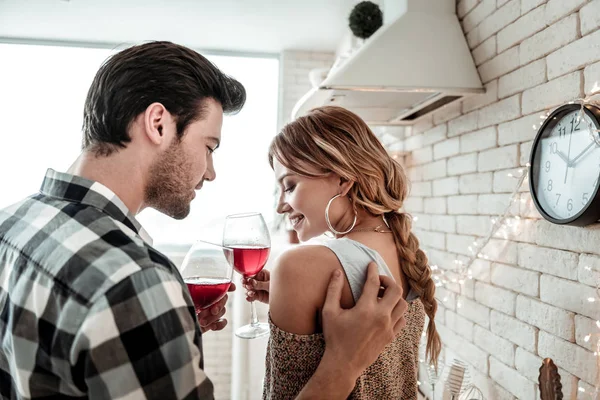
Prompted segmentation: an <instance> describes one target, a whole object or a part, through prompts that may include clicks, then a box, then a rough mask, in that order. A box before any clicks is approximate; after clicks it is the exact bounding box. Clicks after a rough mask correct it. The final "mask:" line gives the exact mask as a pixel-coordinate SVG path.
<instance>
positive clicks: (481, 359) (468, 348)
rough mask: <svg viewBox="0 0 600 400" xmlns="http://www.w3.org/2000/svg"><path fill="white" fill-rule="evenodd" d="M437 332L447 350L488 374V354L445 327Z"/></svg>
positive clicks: (441, 327)
mask: <svg viewBox="0 0 600 400" xmlns="http://www.w3.org/2000/svg"><path fill="white" fill-rule="evenodd" d="M438 330H439V333H440V337H441V338H442V342H443V343H444V344H445V345H446V346H447V347H448V348H450V349H453V350H454V351H455V352H456V354H458V356H459V357H460V358H461V359H463V360H465V361H467V362H469V363H471V364H473V366H475V368H477V370H479V371H480V372H482V373H484V374H487V373H488V354H487V353H486V352H485V351H483V350H481V349H480V348H479V347H477V346H475V345H473V344H471V343H470V342H469V341H467V340H465V339H463V338H462V337H461V336H459V335H457V334H456V333H454V332H452V331H451V330H449V329H447V328H446V327H443V326H440V327H439V329H438Z"/></svg>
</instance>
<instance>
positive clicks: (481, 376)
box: [405, 0, 600, 399]
mask: <svg viewBox="0 0 600 400" xmlns="http://www.w3.org/2000/svg"><path fill="white" fill-rule="evenodd" d="M457 15H458V16H459V19H460V20H461V23H462V27H463V31H464V33H465V37H466V38H467V43H468V44H469V46H470V48H471V51H472V55H473V59H474V61H475V64H476V65H477V68H478V71H479V74H480V77H481V79H482V81H483V83H484V85H485V87H486V93H484V94H482V95H477V96H472V97H470V98H467V99H465V100H464V101H462V103H459V104H460V106H459V105H458V104H454V105H452V106H451V107H447V108H445V109H444V110H442V111H440V112H437V113H434V114H433V115H432V116H429V117H427V118H425V119H423V120H422V121H420V122H419V123H418V124H417V125H416V126H415V127H414V128H413V136H412V137H409V138H408V139H407V140H406V143H405V147H406V148H408V149H409V151H410V152H411V155H410V156H409V157H407V159H406V161H407V167H408V174H409V176H410V177H411V179H413V178H415V179H416V181H415V179H413V181H415V183H416V186H415V187H414V188H413V192H414V193H413V194H412V195H411V196H412V197H413V199H411V200H409V201H408V202H407V204H406V207H405V208H406V210H407V211H409V212H418V213H419V218H422V217H424V216H428V217H429V218H428V219H427V218H425V219H424V220H423V222H422V225H421V226H419V227H418V229H419V230H418V232H419V234H418V235H417V236H418V237H419V239H420V241H421V244H422V245H423V247H424V248H426V249H427V251H428V257H429V258H430V260H431V262H432V263H433V262H435V263H436V264H437V265H438V266H439V267H440V268H441V269H443V270H446V271H447V272H446V274H447V277H448V278H450V279H451V278H452V277H455V276H456V275H455V274H454V273H453V272H452V271H450V269H452V268H453V266H454V265H455V264H454V260H455V259H460V260H463V261H464V260H465V258H466V256H469V255H470V251H469V250H468V248H469V246H473V242H474V241H475V240H477V239H479V240H481V238H482V236H485V235H486V234H487V232H488V231H489V228H490V219H491V218H492V217H495V216H497V215H498V214H500V213H502V212H503V211H504V210H505V208H506V207H507V206H508V205H509V198H508V197H509V194H510V193H512V191H513V190H514V189H515V185H516V183H517V181H516V180H515V179H514V178H510V177H508V174H509V173H512V174H515V175H516V174H518V172H517V170H518V169H519V168H521V167H522V166H523V165H525V164H526V163H528V162H529V157H530V150H531V143H532V140H533V139H534V137H535V134H536V132H537V129H538V128H539V126H540V123H541V122H542V121H543V120H542V119H541V118H540V116H541V115H543V114H545V113H546V112H547V111H550V110H551V109H552V108H554V107H557V106H559V105H561V104H563V103H565V102H568V101H570V100H573V99H575V98H579V97H582V96H584V95H585V94H589V93H591V92H592V90H596V89H598V88H600V0H496V1H494V0H457ZM518 190H519V191H520V192H521V194H520V199H518V200H521V201H517V202H516V203H515V204H513V205H512V207H511V210H512V211H513V212H514V213H515V214H516V215H519V216H520V218H521V220H520V222H519V223H518V225H517V226H513V227H510V228H507V229H504V230H502V231H500V232H499V233H497V235H496V238H494V239H493V240H492V241H491V242H490V243H489V244H488V245H487V246H486V247H485V248H484V249H483V251H482V255H484V256H485V257H486V259H485V260H484V259H478V260H477V261H476V262H475V263H474V264H473V265H472V267H471V269H472V272H473V277H474V279H473V280H472V281H467V282H466V283H465V284H464V286H463V287H460V285H457V284H456V283H450V284H448V286H447V287H446V288H444V287H441V288H439V289H438V296H437V297H438V298H439V299H440V302H442V300H443V299H445V301H443V306H444V307H443V311H442V315H440V316H439V318H438V319H437V324H438V326H439V329H440V334H441V336H442V340H443V342H444V348H445V350H444V354H445V355H446V357H448V356H451V357H459V358H461V359H463V360H464V361H465V362H467V363H468V364H469V365H471V368H472V371H471V376H472V377H473V382H475V383H476V384H478V385H480V386H481V389H482V391H483V392H484V394H485V395H486V396H487V398H494V399H503V398H507V399H514V398H519V399H533V398H536V396H538V397H539V393H538V389H537V379H538V376H539V367H540V365H541V361H542V359H543V358H544V357H552V358H553V359H554V361H555V362H556V364H557V365H558V367H559V371H560V373H561V375H562V380H561V381H562V383H563V393H564V394H565V398H576V397H577V396H578V395H579V396H580V398H583V397H581V396H582V394H581V393H577V388H578V387H579V386H581V387H583V388H586V389H588V390H589V389H591V388H592V386H591V384H592V383H593V382H594V379H595V373H596V368H597V367H596V366H595V365H594V361H595V358H594V355H593V351H595V349H594V347H593V346H594V345H595V343H594V342H593V341H592V340H590V341H588V342H586V341H585V337H586V335H588V334H589V333H590V332H598V333H600V332H599V331H598V327H597V326H596V321H597V320H598V319H600V307H599V306H598V304H599V303H598V302H594V303H591V302H589V301H588V297H594V296H595V294H594V287H595V285H597V284H598V283H599V282H600V246H599V245H598V244H599V243H600V224H595V225H591V226H588V227H585V228H579V227H568V226H559V225H554V224H551V223H549V222H547V221H545V220H544V219H541V216H540V215H539V213H538V212H537V210H535V207H534V206H533V203H532V201H531V196H530V194H529V189H528V183H527V182H526V183H525V184H524V185H523V186H522V187H521V188H518ZM413 206H414V208H413ZM450 361H451V360H450Z"/></svg>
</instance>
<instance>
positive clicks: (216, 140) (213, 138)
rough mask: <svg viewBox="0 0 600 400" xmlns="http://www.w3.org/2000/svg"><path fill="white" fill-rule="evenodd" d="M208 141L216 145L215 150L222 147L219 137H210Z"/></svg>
mask: <svg viewBox="0 0 600 400" xmlns="http://www.w3.org/2000/svg"><path fill="white" fill-rule="evenodd" d="M207 139H208V140H212V141H213V142H214V143H215V144H216V147H215V149H218V148H219V146H220V145H221V139H219V138H218V137H214V136H208V137H207Z"/></svg>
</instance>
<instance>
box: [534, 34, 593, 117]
mask: <svg viewBox="0 0 600 400" xmlns="http://www.w3.org/2000/svg"><path fill="white" fill-rule="evenodd" d="M598 39H599V40H600V36H599V37H598ZM582 82H583V74H582V73H581V71H576V72H573V73H571V74H568V75H565V76H561V77H560V78H557V79H554V80H552V81H550V82H548V83H544V84H543V85H539V86H537V87H534V88H532V89H528V90H526V91H525V92H524V93H523V114H530V113H532V112H534V111H540V110H543V109H548V108H551V107H554V106H558V105H560V104H562V103H565V102H567V101H569V100H573V99H576V98H579V97H581V95H582V87H583V85H582Z"/></svg>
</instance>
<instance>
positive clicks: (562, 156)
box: [556, 150, 569, 164]
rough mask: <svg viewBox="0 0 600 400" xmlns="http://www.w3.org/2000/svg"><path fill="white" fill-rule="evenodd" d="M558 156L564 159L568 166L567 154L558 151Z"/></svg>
mask: <svg viewBox="0 0 600 400" xmlns="http://www.w3.org/2000/svg"><path fill="white" fill-rule="evenodd" d="M556 154H557V155H558V156H559V157H560V158H562V159H563V161H564V162H566V163H567V164H568V163H569V160H568V159H567V156H566V155H565V153H563V152H562V151H560V150H556Z"/></svg>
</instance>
